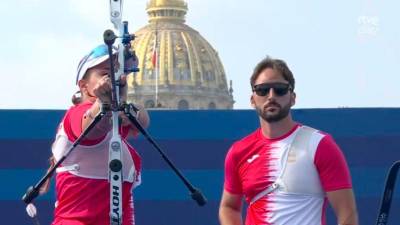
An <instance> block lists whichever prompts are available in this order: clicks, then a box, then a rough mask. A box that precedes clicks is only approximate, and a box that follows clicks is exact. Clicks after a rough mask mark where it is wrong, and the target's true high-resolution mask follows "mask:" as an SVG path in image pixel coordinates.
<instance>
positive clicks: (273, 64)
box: [250, 56, 295, 91]
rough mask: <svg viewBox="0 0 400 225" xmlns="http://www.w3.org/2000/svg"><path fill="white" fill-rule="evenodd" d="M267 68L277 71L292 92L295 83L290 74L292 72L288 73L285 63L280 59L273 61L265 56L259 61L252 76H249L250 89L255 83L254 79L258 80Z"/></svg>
mask: <svg viewBox="0 0 400 225" xmlns="http://www.w3.org/2000/svg"><path fill="white" fill-rule="evenodd" d="M267 68H271V69H273V70H276V71H278V72H279V73H280V74H281V75H282V76H283V78H284V79H285V80H286V81H288V82H289V85H290V87H291V89H292V91H293V90H294V83H295V82H294V77H293V73H292V71H290V69H289V67H288V66H287V64H286V62H285V61H283V60H281V59H273V58H271V57H269V56H267V57H265V58H264V59H263V60H261V61H260V62H259V63H258V64H257V65H256V67H255V68H254V71H253V74H252V75H251V78H250V85H251V88H253V86H254V84H255V82H256V79H257V78H258V76H259V75H260V73H261V72H262V71H263V70H265V69H267Z"/></svg>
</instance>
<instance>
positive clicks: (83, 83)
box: [78, 80, 87, 94]
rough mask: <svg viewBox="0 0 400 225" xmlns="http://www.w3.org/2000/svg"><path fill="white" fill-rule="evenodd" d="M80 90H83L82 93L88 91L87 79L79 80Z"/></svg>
mask: <svg viewBox="0 0 400 225" xmlns="http://www.w3.org/2000/svg"><path fill="white" fill-rule="evenodd" d="M78 87H79V90H81V94H83V93H85V94H86V93H87V82H86V80H79V81H78Z"/></svg>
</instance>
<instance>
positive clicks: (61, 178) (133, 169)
mask: <svg viewBox="0 0 400 225" xmlns="http://www.w3.org/2000/svg"><path fill="white" fill-rule="evenodd" d="M91 106H92V103H89V102H86V103H83V104H80V105H77V106H73V107H71V108H70V109H69V110H68V111H67V113H66V114H65V116H64V119H63V121H62V122H61V124H60V126H59V129H58V132H57V135H56V140H55V142H54V143H53V147H52V152H53V156H54V157H55V159H56V160H59V159H60V158H61V157H62V156H63V155H65V153H66V152H67V151H68V150H69V149H70V147H71V146H72V144H73V142H74V141H75V140H76V139H77V138H78V136H79V135H80V134H81V133H82V128H81V120H82V117H83V115H84V114H85V113H86V111H87V110H88V109H89V108H90V107H91ZM129 129H130V127H121V128H120V131H121V132H120V133H121V137H122V139H123V141H122V143H123V144H122V158H121V160H122V163H123V180H124V182H123V184H122V189H123V196H122V201H123V203H122V204H123V225H133V224H134V216H133V196H132V189H133V188H134V187H136V186H137V185H139V184H140V177H141V159H140V156H139V155H138V153H137V152H136V151H135V150H134V149H133V147H131V146H130V145H129V144H128V143H127V141H126V140H125V139H126V138H127V135H128V132H129ZM111 132H112V131H110V132H108V133H107V134H106V135H105V136H104V137H102V138H100V139H98V140H84V141H83V142H81V144H80V145H78V146H77V147H76V148H75V149H74V150H73V151H72V152H71V154H70V155H69V156H68V157H67V159H66V160H65V161H64V162H63V163H62V166H61V167H59V168H58V169H57V176H56V194H57V202H56V209H55V215H54V217H55V218H54V222H53V225H62V224H71V225H75V224H76V225H81V224H85V225H86V224H96V225H109V224H110V217H109V213H110V206H109V205H110V196H109V195H110V184H109V182H108V172H109V170H108V157H109V141H110V139H111V135H112V134H111Z"/></svg>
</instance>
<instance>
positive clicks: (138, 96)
mask: <svg viewBox="0 0 400 225" xmlns="http://www.w3.org/2000/svg"><path fill="white" fill-rule="evenodd" d="M186 11H187V5H186V3H185V2H184V1H183V0H150V1H149V3H148V5H147V12H148V14H149V18H150V19H149V24H148V25H147V26H145V27H143V28H141V29H139V30H138V31H137V32H136V33H135V35H136V39H135V40H134V41H133V43H132V45H133V48H134V49H135V50H136V55H137V57H138V58H139V69H140V72H138V73H136V75H135V76H134V77H132V76H131V78H130V80H128V82H129V101H132V102H136V103H140V104H143V105H145V107H147V108H153V107H162V108H170V109H177V108H180V109H185V108H188V109H209V108H217V109H232V108H233V103H234V101H233V97H232V89H231V88H230V89H228V84H227V80H226V76H225V71H224V68H223V66H222V63H221V61H220V59H219V56H218V53H217V52H216V51H215V50H214V48H213V47H212V46H211V45H210V44H209V43H208V42H207V41H206V40H205V39H204V38H203V37H202V36H201V35H200V34H199V32H197V31H196V30H194V29H192V28H191V27H189V26H188V25H186V24H184V15H185V14H186ZM154 49H156V51H157V63H156V64H155V65H154V64H153V63H154V61H153V55H154ZM156 77H158V79H156Z"/></svg>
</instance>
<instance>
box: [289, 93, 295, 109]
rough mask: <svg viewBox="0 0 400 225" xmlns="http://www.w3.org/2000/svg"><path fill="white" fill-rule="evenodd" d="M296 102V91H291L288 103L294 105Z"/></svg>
mask: <svg viewBox="0 0 400 225" xmlns="http://www.w3.org/2000/svg"><path fill="white" fill-rule="evenodd" d="M295 104H296V92H292V94H291V98H290V105H291V106H294V105H295Z"/></svg>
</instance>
